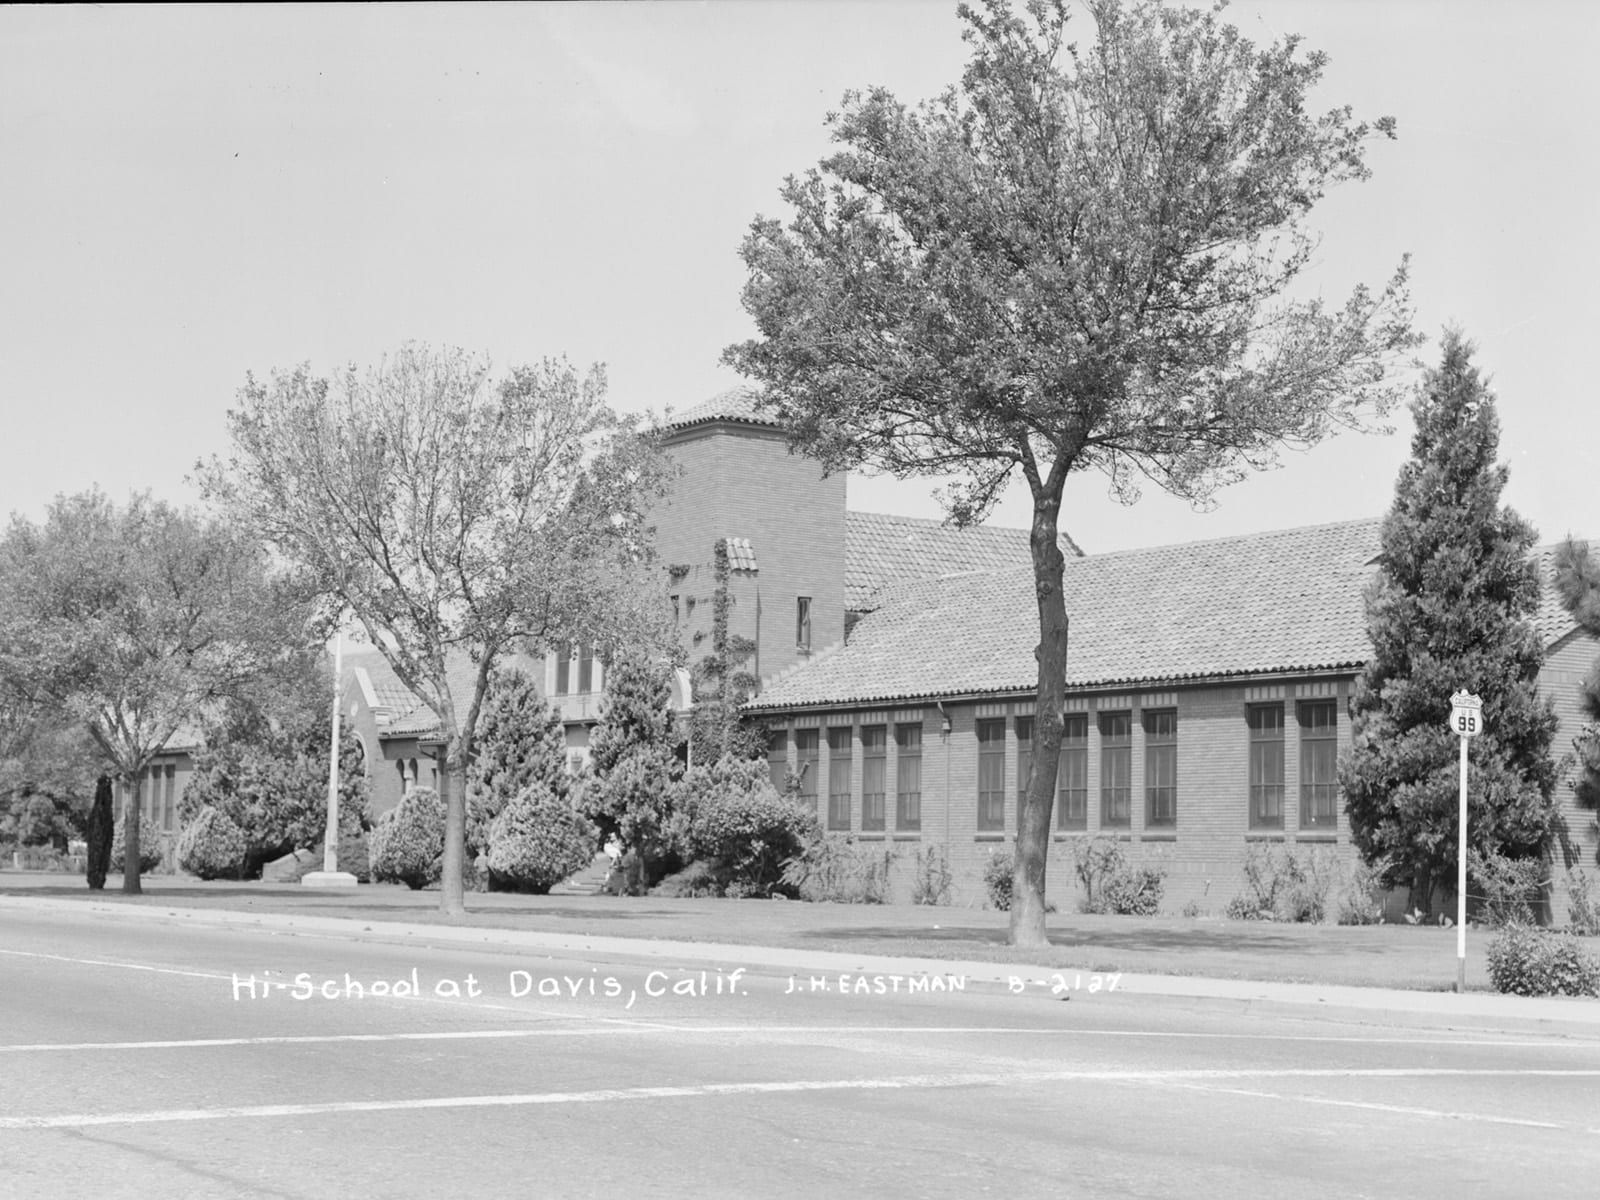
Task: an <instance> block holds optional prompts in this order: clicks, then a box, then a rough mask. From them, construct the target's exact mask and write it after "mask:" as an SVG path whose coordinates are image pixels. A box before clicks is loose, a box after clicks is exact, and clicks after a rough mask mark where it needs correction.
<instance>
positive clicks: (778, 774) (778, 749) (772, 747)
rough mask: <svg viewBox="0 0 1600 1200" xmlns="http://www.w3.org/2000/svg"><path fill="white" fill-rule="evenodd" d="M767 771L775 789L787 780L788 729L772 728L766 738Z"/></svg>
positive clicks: (779, 787) (784, 784) (780, 788)
mask: <svg viewBox="0 0 1600 1200" xmlns="http://www.w3.org/2000/svg"><path fill="white" fill-rule="evenodd" d="M767 773H768V777H769V778H770V779H771V780H772V786H773V788H774V790H776V791H779V792H781V791H783V789H784V787H785V786H787V784H788V782H789V731H788V730H786V729H774V730H773V731H772V733H771V735H770V736H769V737H768V738H767Z"/></svg>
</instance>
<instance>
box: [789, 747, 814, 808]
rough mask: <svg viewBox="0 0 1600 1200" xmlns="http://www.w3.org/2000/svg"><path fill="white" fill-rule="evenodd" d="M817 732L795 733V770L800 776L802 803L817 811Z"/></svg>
mask: <svg viewBox="0 0 1600 1200" xmlns="http://www.w3.org/2000/svg"><path fill="white" fill-rule="evenodd" d="M817 744H818V738H817V731H816V730H815V729H796V730H795V731H794V769H795V772H796V773H797V774H798V775H799V776H800V803H802V804H804V805H805V806H806V807H807V808H809V809H810V810H811V811H812V812H816V811H817V758H818V755H817Z"/></svg>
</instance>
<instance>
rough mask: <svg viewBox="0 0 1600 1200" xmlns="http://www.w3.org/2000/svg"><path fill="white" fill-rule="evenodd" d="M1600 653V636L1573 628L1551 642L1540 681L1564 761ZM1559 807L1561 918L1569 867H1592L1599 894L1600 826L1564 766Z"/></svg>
mask: <svg viewBox="0 0 1600 1200" xmlns="http://www.w3.org/2000/svg"><path fill="white" fill-rule="evenodd" d="M1596 659H1600V642H1597V641H1596V640H1595V639H1594V638H1591V637H1589V636H1588V635H1587V634H1585V633H1583V632H1581V631H1574V632H1573V633H1571V634H1569V635H1568V636H1567V637H1566V638H1565V639H1563V640H1562V641H1561V642H1559V643H1557V644H1556V645H1555V646H1554V647H1552V648H1551V650H1550V652H1549V654H1548V655H1547V656H1546V657H1545V665H1544V670H1543V671H1541V672H1540V674H1539V683H1540V685H1541V687H1542V689H1543V691H1544V692H1545V694H1546V695H1548V696H1550V697H1552V698H1553V699H1554V700H1555V706H1556V716H1557V717H1559V718H1560V720H1561V725H1560V728H1558V729H1557V730H1556V736H1555V741H1554V743H1553V744H1552V746H1551V753H1552V754H1553V755H1554V756H1555V758H1556V760H1557V761H1558V762H1559V761H1560V760H1561V758H1562V757H1563V756H1565V755H1567V754H1570V753H1571V751H1572V739H1573V737H1574V736H1575V735H1576V734H1577V732H1578V730H1579V729H1580V728H1581V727H1582V725H1583V721H1584V715H1583V711H1582V709H1580V708H1579V705H1578V685H1579V684H1580V683H1581V682H1582V681H1583V679H1584V677H1585V676H1586V675H1587V674H1588V672H1589V671H1590V669H1591V668H1592V667H1593V665H1594V663H1595V660H1596ZM1556 804H1557V811H1558V812H1559V814H1560V816H1561V820H1562V823H1563V826H1564V838H1563V842H1562V843H1561V844H1558V845H1557V846H1556V847H1555V850H1554V854H1553V858H1554V862H1553V866H1554V868H1555V869H1554V871H1553V879H1554V884H1555V886H1554V891H1553V895H1552V904H1551V917H1552V919H1553V920H1554V921H1555V923H1557V924H1561V923H1564V922H1565V921H1566V919H1567V880H1566V868H1567V867H1568V866H1577V867H1580V868H1581V869H1583V870H1585V871H1587V872H1589V874H1590V877H1591V883H1592V884H1593V885H1594V886H1593V888H1592V890H1593V891H1594V892H1595V893H1596V894H1600V870H1597V865H1600V863H1597V859H1600V830H1597V829H1596V827H1595V813H1594V812H1593V810H1590V809H1584V808H1580V807H1578V801H1577V797H1576V796H1575V795H1574V794H1573V789H1572V784H1571V781H1570V773H1569V772H1567V771H1562V772H1560V778H1559V781H1558V783H1557V785H1556Z"/></svg>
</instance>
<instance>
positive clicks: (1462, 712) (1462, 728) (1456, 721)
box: [1450, 688, 1483, 995]
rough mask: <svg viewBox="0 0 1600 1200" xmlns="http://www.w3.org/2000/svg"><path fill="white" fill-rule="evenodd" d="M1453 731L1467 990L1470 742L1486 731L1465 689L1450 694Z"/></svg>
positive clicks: (1460, 973)
mask: <svg viewBox="0 0 1600 1200" xmlns="http://www.w3.org/2000/svg"><path fill="white" fill-rule="evenodd" d="M1450 732H1451V733H1453V734H1455V735H1456V737H1458V738H1459V739H1460V741H1461V805H1460V816H1459V819H1458V820H1457V823H1456V837H1457V841H1458V844H1457V847H1456V993H1457V994H1458V995H1459V994H1460V993H1462V992H1465V991H1466V990H1467V743H1468V742H1469V741H1471V740H1472V739H1473V738H1475V737H1477V736H1478V735H1479V734H1480V733H1482V732H1483V701H1482V700H1481V699H1479V698H1478V697H1477V696H1474V695H1473V694H1472V693H1471V692H1469V691H1467V690H1466V689H1465V688H1463V689H1461V690H1460V691H1458V692H1456V693H1455V694H1453V695H1452V696H1451V697H1450Z"/></svg>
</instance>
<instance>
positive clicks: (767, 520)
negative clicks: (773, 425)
mask: <svg viewBox="0 0 1600 1200" xmlns="http://www.w3.org/2000/svg"><path fill="white" fill-rule="evenodd" d="M667 452H668V453H669V454H670V455H671V457H672V458H673V460H674V461H675V462H676V463H677V464H678V465H679V466H680V467H681V468H682V469H683V472H682V474H681V475H680V476H679V478H678V479H677V481H676V483H675V484H674V485H673V489H672V494H671V495H670V496H669V497H668V498H667V500H666V501H664V502H663V503H662V504H661V505H660V506H659V507H658V508H657V510H656V511H655V512H654V513H653V514H652V521H653V523H654V525H655V527H656V552H657V554H658V555H659V558H660V561H661V563H662V565H663V568H666V567H669V566H673V565H679V566H686V567H688V573H687V574H686V575H684V576H682V577H681V578H679V579H677V580H676V581H674V582H672V583H670V584H668V585H667V588H666V590H667V591H668V593H670V594H674V595H676V596H677V597H678V612H679V630H680V633H681V636H682V639H683V645H684V648H685V649H686V650H687V651H688V653H689V656H690V660H691V661H693V660H694V659H696V658H699V657H700V656H702V655H703V654H705V653H706V652H707V651H708V650H709V649H710V642H709V639H710V635H711V621H712V596H713V593H714V591H715V588H716V578H715V575H714V572H713V564H712V547H713V545H714V544H715V542H716V540H717V539H718V538H722V537H742V538H747V539H749V541H750V544H751V548H752V549H753V550H754V551H755V555H756V563H757V567H758V570H756V571H755V572H754V573H751V572H745V571H738V572H735V573H734V574H733V576H732V578H731V579H730V581H729V589H728V591H729V596H730V598H731V599H732V601H733V610H732V613H731V616H730V620H729V628H730V632H732V633H734V634H736V635H739V636H743V637H747V638H749V639H751V640H752V641H753V642H755V643H756V647H757V649H756V655H755V658H754V660H752V662H751V663H750V664H749V666H750V669H751V670H752V671H753V672H754V673H755V674H756V675H758V676H759V677H761V678H770V677H771V676H773V675H775V674H777V673H778V672H779V671H783V670H785V669H787V668H789V667H792V666H794V665H795V664H796V663H798V662H800V661H801V660H802V659H803V658H805V657H807V655H806V654H805V653H804V652H803V651H802V650H801V649H800V648H799V647H798V646H797V645H796V637H795V632H796V630H795V618H796V607H797V606H796V601H797V599H798V598H799V597H801V596H806V597H809V598H810V600H811V653H812V654H815V653H818V652H820V651H822V650H824V649H826V648H827V647H828V646H830V645H833V644H834V643H836V642H840V641H842V640H843V639H844V541H845V477H844V475H842V474H840V475H835V476H832V477H831V478H823V475H822V469H821V467H820V466H818V464H817V463H816V462H815V461H814V460H812V459H808V458H805V457H803V456H801V455H797V454H790V453H789V450H788V447H787V445H786V444H785V442H784V440H783V437H782V435H781V434H779V433H777V431H775V430H771V429H764V428H759V427H754V426H746V425H740V424H737V423H732V422H725V423H718V424H714V425H708V426H701V427H697V428H695V429H692V430H686V431H682V432H680V433H679V434H677V435H675V436H674V437H671V438H669V439H668V440H667ZM696 635H698V640H697V638H696Z"/></svg>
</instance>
